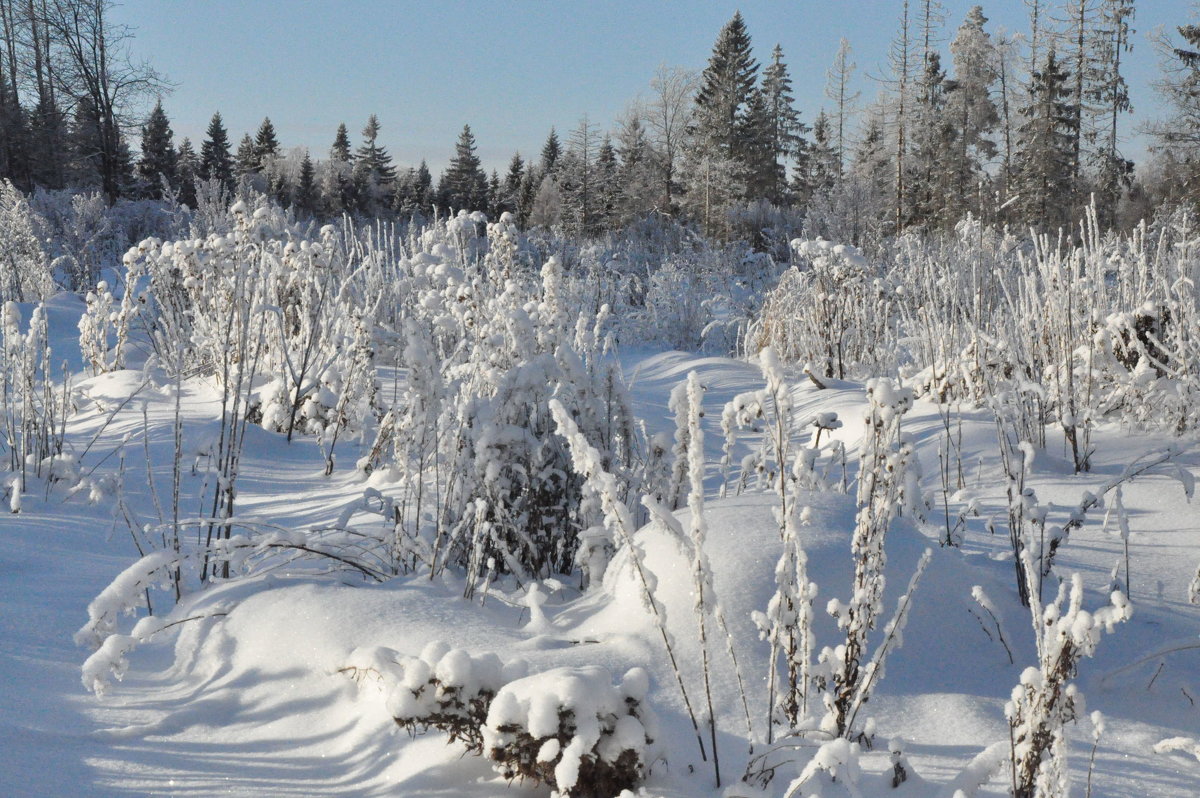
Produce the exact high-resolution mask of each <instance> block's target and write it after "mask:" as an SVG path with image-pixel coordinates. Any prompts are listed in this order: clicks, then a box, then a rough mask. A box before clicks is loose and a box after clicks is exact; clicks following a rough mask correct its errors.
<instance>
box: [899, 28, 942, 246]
mask: <svg viewBox="0 0 1200 798" xmlns="http://www.w3.org/2000/svg"><path fill="white" fill-rule="evenodd" d="M918 89H919V90H918V92H917V96H916V98H915V103H914V105H913V107H912V120H913V124H912V126H911V128H910V134H909V135H910V139H909V145H910V148H911V150H910V156H909V158H908V160H907V162H906V164H905V168H906V169H907V170H908V174H907V175H906V177H905V180H904V183H905V185H906V186H907V192H908V195H907V196H908V202H907V204H906V206H905V209H904V211H905V215H904V217H903V218H902V221H901V224H902V225H905V226H908V225H913V224H917V225H931V224H932V225H936V224H937V223H938V222H939V220H940V219H941V216H942V212H943V210H944V209H945V203H944V199H945V192H946V191H947V190H948V186H946V185H945V184H944V180H943V177H944V169H943V168H942V166H943V159H944V154H945V152H946V150H948V149H949V148H950V147H951V146H952V142H951V137H952V130H951V127H950V124H949V119H948V117H947V115H946V108H945V105H946V72H945V70H943V69H942V59H941V56H940V55H938V53H937V52H936V51H931V52H930V53H929V54H928V55H927V56H926V58H925V69H924V70H923V71H922V73H921V77H920V80H919V81H918Z"/></svg>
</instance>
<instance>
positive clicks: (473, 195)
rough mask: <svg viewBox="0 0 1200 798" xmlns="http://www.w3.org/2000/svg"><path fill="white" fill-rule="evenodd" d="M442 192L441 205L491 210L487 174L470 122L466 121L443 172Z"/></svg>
mask: <svg viewBox="0 0 1200 798" xmlns="http://www.w3.org/2000/svg"><path fill="white" fill-rule="evenodd" d="M438 193H439V194H440V195H441V197H440V202H441V205H442V207H443V208H445V209H446V210H447V211H486V210H487V202H488V185H487V175H485V174H484V171H483V168H482V166H481V165H480V162H479V156H478V155H476V154H475V135H474V134H473V133H471V126H470V125H463V129H462V132H461V133H459V135H458V141H457V143H455V145H454V157H453V158H451V159H450V166H449V167H447V169H446V172H445V174H444V175H443V176H442V181H441V185H440V186H439V191H438Z"/></svg>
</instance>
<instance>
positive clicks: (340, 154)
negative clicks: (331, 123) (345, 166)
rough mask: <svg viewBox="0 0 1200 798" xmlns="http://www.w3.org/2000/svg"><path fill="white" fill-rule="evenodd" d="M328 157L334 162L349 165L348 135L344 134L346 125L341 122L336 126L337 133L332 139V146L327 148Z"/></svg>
mask: <svg viewBox="0 0 1200 798" xmlns="http://www.w3.org/2000/svg"><path fill="white" fill-rule="evenodd" d="M329 157H330V158H332V159H334V160H335V161H341V162H342V163H350V159H351V157H352V156H351V153H350V134H349V133H347V132H346V123H345V122H342V123H340V124H339V125H338V129H337V133H336V134H335V135H334V137H333V146H332V147H330V148H329Z"/></svg>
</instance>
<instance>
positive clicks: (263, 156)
mask: <svg viewBox="0 0 1200 798" xmlns="http://www.w3.org/2000/svg"><path fill="white" fill-rule="evenodd" d="M254 150H255V152H256V153H257V154H258V164H259V167H260V168H261V167H262V166H264V165H265V164H267V163H269V162H270V161H271V160H272V159H273V158H275V157H276V156H277V155H279V140H278V139H277V138H275V126H274V125H273V124H271V118H270V117H266V116H264V117H263V121H262V124H261V125H259V127H258V134H257V135H255V137H254Z"/></svg>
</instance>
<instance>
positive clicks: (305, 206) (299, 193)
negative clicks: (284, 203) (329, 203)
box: [293, 150, 320, 216]
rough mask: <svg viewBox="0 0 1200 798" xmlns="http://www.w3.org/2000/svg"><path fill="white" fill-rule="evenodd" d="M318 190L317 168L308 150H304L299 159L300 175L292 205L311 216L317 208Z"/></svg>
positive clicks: (318, 203) (318, 200) (301, 212)
mask: <svg viewBox="0 0 1200 798" xmlns="http://www.w3.org/2000/svg"><path fill="white" fill-rule="evenodd" d="M319 205H320V192H319V191H318V190H317V169H316V167H315V166H314V165H313V161H312V158H310V157H309V156H308V150H305V151H304V159H303V160H302V161H300V177H299V179H298V180H297V181H296V193H295V197H294V198H293V207H294V208H295V209H296V210H297V211H298V212H299V213H300V214H303V215H304V216H313V215H315V214H316V213H317V211H318V210H319Z"/></svg>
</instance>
